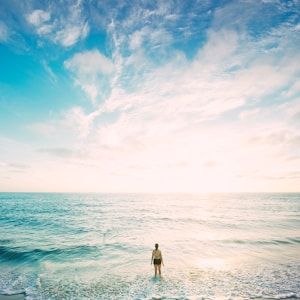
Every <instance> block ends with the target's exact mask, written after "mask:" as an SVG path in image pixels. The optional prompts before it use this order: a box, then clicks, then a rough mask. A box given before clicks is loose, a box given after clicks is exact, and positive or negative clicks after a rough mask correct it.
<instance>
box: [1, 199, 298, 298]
mask: <svg viewBox="0 0 300 300" xmlns="http://www.w3.org/2000/svg"><path fill="white" fill-rule="evenodd" d="M155 243H159V249H160V250H161V251H162V255H163V260H164V266H162V277H159V276H158V277H156V278H154V268H153V265H151V264H150V263H151V254H152V250H153V249H154V244H155ZM18 293H24V295H25V298H26V299H153V300H154V299H156V300H158V299H255V298H271V299H282V298H297V297H300V194H298V193H291V194H287V193H286V194H267V193H266V194H258V193H257V194H256V193H253V194H210V195H204V194H203V195H196V194H195V195H192V194H58V193H0V294H6V295H12V294H18Z"/></svg>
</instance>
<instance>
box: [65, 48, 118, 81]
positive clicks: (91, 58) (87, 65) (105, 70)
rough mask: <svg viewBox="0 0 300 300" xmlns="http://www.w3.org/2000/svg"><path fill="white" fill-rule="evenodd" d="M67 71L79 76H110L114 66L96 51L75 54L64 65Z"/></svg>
mask: <svg viewBox="0 0 300 300" xmlns="http://www.w3.org/2000/svg"><path fill="white" fill-rule="evenodd" d="M64 65H65V67H66V68H67V69H70V70H71V71H73V72H77V73H78V74H79V75H88V76H92V77H94V76H97V75H98V74H110V73H112V72H113V71H114V65H113V63H112V61H111V60H110V59H108V58H107V57H105V56H104V55H103V54H102V53H100V52H99V51H98V50H97V49H95V50H91V51H85V52H82V53H77V54H75V55H74V56H73V57H72V58H71V59H69V60H67V61H65V63H64Z"/></svg>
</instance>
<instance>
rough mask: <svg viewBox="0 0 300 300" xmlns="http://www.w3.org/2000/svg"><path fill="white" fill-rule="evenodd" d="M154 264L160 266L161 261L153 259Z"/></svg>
mask: <svg viewBox="0 0 300 300" xmlns="http://www.w3.org/2000/svg"><path fill="white" fill-rule="evenodd" d="M153 262H154V264H155V265H160V264H161V260H160V259H159V258H154V261H153Z"/></svg>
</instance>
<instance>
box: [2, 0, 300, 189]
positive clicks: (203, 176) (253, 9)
mask: <svg viewBox="0 0 300 300" xmlns="http://www.w3.org/2000/svg"><path fill="white" fill-rule="evenodd" d="M0 63H1V64H0V66H1V67H0V191H2V192H6V191H10V192H93V193H94V192H103V193H121V192H126V193H127V192H129V193H135V192H142V193H143V192H145V193H149V192H151V193H155V192H175V193H176V192H182V193H185V192H186V193H211V192H212V193H214V192H216V193H219V192H300V130H299V129H300V80H299V79H300V0H291V1H287V0H232V1H229V0H218V1H217V0H198V1H197V0H191V1H182V0H102V1H101V0H77V1H76V0H72V1H69V0H45V1H41V0H39V1H37V0H27V1H19V0H0Z"/></svg>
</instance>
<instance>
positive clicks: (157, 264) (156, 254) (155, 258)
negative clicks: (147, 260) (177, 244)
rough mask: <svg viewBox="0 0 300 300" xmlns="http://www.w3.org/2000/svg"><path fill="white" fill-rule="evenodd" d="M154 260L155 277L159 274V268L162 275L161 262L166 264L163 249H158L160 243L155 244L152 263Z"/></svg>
mask: <svg viewBox="0 0 300 300" xmlns="http://www.w3.org/2000/svg"><path fill="white" fill-rule="evenodd" d="M152 262H153V264H154V272H155V277H156V275H157V270H158V274H159V276H161V268H160V267H161V264H164V263H163V258H162V254H161V251H160V250H159V249H158V244H155V249H154V250H153V251H152V257H151V265H152Z"/></svg>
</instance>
